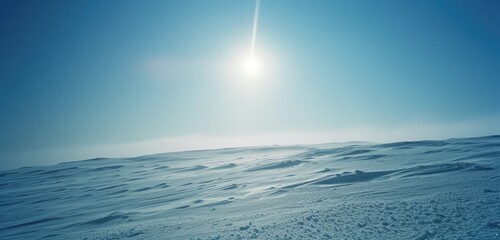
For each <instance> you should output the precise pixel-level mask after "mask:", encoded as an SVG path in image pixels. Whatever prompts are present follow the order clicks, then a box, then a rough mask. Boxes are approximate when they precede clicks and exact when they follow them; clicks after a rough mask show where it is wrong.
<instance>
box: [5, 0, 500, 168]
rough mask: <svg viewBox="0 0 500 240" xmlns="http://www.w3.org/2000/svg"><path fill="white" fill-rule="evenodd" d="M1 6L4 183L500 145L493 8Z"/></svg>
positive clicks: (267, 1)
mask: <svg viewBox="0 0 500 240" xmlns="http://www.w3.org/2000/svg"><path fill="white" fill-rule="evenodd" d="M254 5H255V1H252V0H241V1H231V0H225V1H216V0H213V1H204V0H200V1H191V0H182V1H62V0H61V1H52V0H50V1H2V2H1V3H0V53H1V58H0V116H1V117H0V159H1V160H0V161H2V165H3V166H2V168H11V167H17V166H26V165H39V164H48V163H53V162H59V161H68V160H78V159H83V158H87V157H89V158H90V157H98V156H128V155H134V154H145V153H153V152H162V151H173V150H184V149H196V148H212V147H230V146H240V145H261V144H291V143H314V142H327V141H345V140H370V141H391V140H401V139H422V138H447V137H459V136H464V137H466V136H476V135H488V134H499V133H500V117H499V116H500V94H498V91H499V90H500V71H499V69H500V27H499V26H500V24H499V23H500V15H499V14H498V12H500V2H498V1H494V0H490V1H430V0H429V1H396V0H394V1H387V0H384V1H361V0H356V1H347V0H339V1H327V0H325V1H319V0H318V1H305V0H302V1H298V0H286V1H285V0H262V1H261V4H260V14H259V25H258V31H257V32H258V33H257V40H256V50H255V51H256V55H257V56H259V59H260V61H261V66H262V71H261V73H260V75H259V76H258V77H254V78H253V79H248V78H249V77H248V76H244V75H243V74H242V72H241V69H240V68H241V63H242V61H243V59H244V58H245V56H247V55H248V52H249V50H250V41H251V32H252V21H253V14H254Z"/></svg>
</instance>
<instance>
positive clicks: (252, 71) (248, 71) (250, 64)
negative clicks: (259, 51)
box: [243, 57, 261, 77]
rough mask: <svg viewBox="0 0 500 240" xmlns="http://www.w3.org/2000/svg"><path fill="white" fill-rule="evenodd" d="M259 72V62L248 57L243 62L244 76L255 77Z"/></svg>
mask: <svg viewBox="0 0 500 240" xmlns="http://www.w3.org/2000/svg"><path fill="white" fill-rule="evenodd" d="M260 70H261V66H260V62H259V60H258V59H257V58H255V57H249V58H247V59H245V60H244V61H243V72H244V73H245V75H247V76H250V77H255V76H257V75H259V73H260Z"/></svg>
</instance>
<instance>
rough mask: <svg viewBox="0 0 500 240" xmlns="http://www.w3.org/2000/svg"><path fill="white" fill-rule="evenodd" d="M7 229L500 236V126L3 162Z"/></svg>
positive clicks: (17, 234)
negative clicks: (423, 136)
mask: <svg viewBox="0 0 500 240" xmlns="http://www.w3.org/2000/svg"><path fill="white" fill-rule="evenodd" d="M0 220H1V221H0V239H89V240H90V239H500V136H490V137H481V138H464V139H449V140H443V141H415V142H396V143H389V144H373V143H356V142H354V143H351V144H343V145H339V144H323V145H307V146H267V147H247V148H231V149H220V150H201V151H188V152H177V153H164V154H155V155H149V156H141V157H134V158H115V159H92V160H85V161H78V162H68V163H62V164H58V165H53V166H44V167H25V168H20V169H16V170H9V171H2V172H0Z"/></svg>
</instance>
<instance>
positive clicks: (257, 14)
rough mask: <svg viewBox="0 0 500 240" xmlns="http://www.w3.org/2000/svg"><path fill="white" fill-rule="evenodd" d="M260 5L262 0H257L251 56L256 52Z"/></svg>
mask: <svg viewBox="0 0 500 240" xmlns="http://www.w3.org/2000/svg"><path fill="white" fill-rule="evenodd" d="M259 5H260V0H256V1H255V11H254V15H253V27H252V45H251V47H250V56H251V57H252V58H253V57H254V54H255V40H256V38H257V24H258V22H259Z"/></svg>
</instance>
